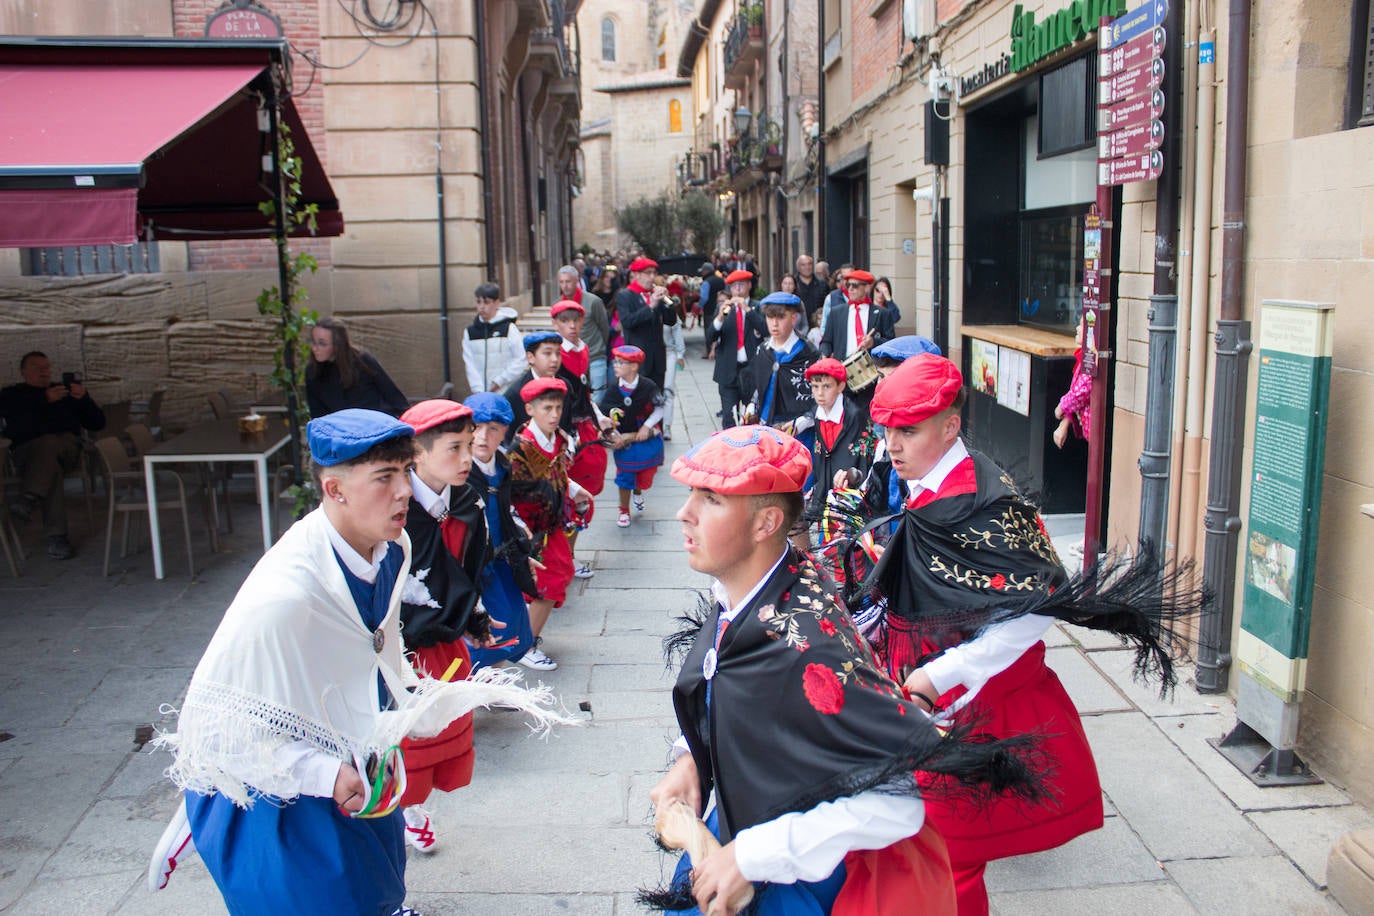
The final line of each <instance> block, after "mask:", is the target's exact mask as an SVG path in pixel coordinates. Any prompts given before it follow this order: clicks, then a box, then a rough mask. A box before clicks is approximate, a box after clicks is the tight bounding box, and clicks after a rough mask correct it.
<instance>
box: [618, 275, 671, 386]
mask: <svg viewBox="0 0 1374 916" xmlns="http://www.w3.org/2000/svg"><path fill="white" fill-rule="evenodd" d="M612 303H613V304H614V306H615V311H616V314H617V315H618V316H619V318H620V332H621V334H623V335H624V337H625V343H627V344H629V345H630V346H632V347H639V349H641V350H643V351H644V364H643V365H641V366H640V367H639V374H640V375H643V376H647V377H648V378H651V379H653V381H654V384H655V385H657V386H658V387H659V388H662V387H663V377H664V375H665V374H666V373H667V371H668V357H667V350H666V348H665V347H664V345H663V329H664V328H665V327H671V326H672V325H675V324H677V309H675V308H673V304H672V302H670V301H669V300H668V299H667V298H664V300H663V301H662V302H660V303H659V304H658V305H657V306H655V307H654V308H650V307H649V305H648V303H646V302H645V301H644V296H643V295H642V294H640V293H637V292H635V291H634V290H633V289H631V288H629V287H628V286H627V287H625V288H624V289H622V290H621V291H620V292H618V293H616V294H615V298H614V299H613V300H612Z"/></svg>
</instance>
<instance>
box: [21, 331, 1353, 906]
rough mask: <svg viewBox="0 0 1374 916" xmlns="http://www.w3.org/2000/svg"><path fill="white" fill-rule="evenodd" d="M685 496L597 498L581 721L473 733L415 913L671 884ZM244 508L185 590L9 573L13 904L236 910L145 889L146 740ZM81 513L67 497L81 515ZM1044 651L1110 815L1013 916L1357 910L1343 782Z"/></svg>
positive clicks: (1223, 716) (89, 560)
mask: <svg viewBox="0 0 1374 916" xmlns="http://www.w3.org/2000/svg"><path fill="white" fill-rule="evenodd" d="M689 336H690V337H691V338H692V340H693V344H694V345H693V346H692V347H691V348H690V349H689V351H688V370H687V372H686V373H685V374H684V375H683V377H682V379H681V383H680V385H679V388H680V392H679V395H680V396H679V402H678V415H677V418H676V420H675V423H674V427H673V434H674V441H673V442H671V443H670V444H669V447H668V450H669V451H668V454H669V459H670V460H671V459H672V457H675V456H676V455H678V454H681V453H682V452H683V451H684V450H686V449H687V448H688V447H689V446H690V445H691V444H692V443H693V442H695V441H698V440H699V439H700V438H702V437H703V436H705V435H708V434H709V433H710V432H711V431H712V430H713V429H714V423H715V417H714V411H715V410H716V409H717V408H718V406H719V405H718V401H717V396H716V391H715V386H714V384H713V383H712V382H711V380H710V372H709V368H710V364H709V363H706V362H704V361H702V360H701V358H700V349H699V346H700V345H699V340H700V336H699V332H693V333H692V334H691V335H689ZM682 496H683V494H682V491H681V488H680V487H678V486H677V485H676V484H675V483H673V482H672V480H671V479H670V478H668V476H667V474H666V469H665V472H664V473H661V475H660V477H659V484H658V486H657V487H655V489H654V490H652V491H651V492H650V494H649V499H648V506H647V509H646V511H645V512H644V513H643V514H642V515H639V516H637V517H636V518H635V521H634V523H633V525H632V526H631V527H630V528H628V529H624V530H622V529H619V528H616V527H615V525H614V511H615V490H614V487H613V486H608V488H607V492H606V493H604V494H603V496H602V499H601V500H600V502H599V506H598V509H599V513H600V515H599V517H598V519H597V520H596V522H595V523H594V524H593V527H592V528H591V529H590V530H589V531H588V532H586V533H584V534H583V536H582V538H581V540H580V543H579V544H578V556H579V557H580V558H582V559H585V560H588V561H590V562H591V563H592V566H593V567H594V569H595V570H596V576H595V577H594V578H592V579H591V580H588V581H586V582H578V583H576V584H575V587H574V589H573V591H572V593H571V595H570V598H569V601H568V603H567V606H566V607H564V608H562V609H560V610H558V611H556V612H555V613H554V616H553V618H552V621H551V623H550V625H549V627H548V630H547V632H546V634H545V635H546V637H547V640H546V648H547V650H548V651H549V653H550V654H551V655H553V656H554V657H555V658H556V659H557V660H558V662H559V664H560V667H559V669H558V670H557V671H554V672H550V673H548V674H545V675H542V676H539V677H538V678H537V679H541V680H543V681H544V682H545V683H549V684H551V685H553V687H554V688H555V689H556V690H557V691H558V692H559V693H560V694H561V695H562V698H563V701H564V703H565V704H566V706H567V707H568V708H569V709H570V710H573V711H577V710H578V709H579V707H581V708H582V709H584V710H585V712H584V713H582V714H583V715H584V716H585V718H586V723H585V725H583V726H582V727H579V728H564V729H561V730H559V731H557V732H555V733H554V734H553V735H552V736H550V737H549V738H547V739H540V738H537V737H534V736H532V735H531V734H530V733H529V731H528V729H527V728H526V726H525V725H524V723H523V722H522V720H521V719H520V717H519V716H518V715H516V714H512V713H487V714H482V715H480V716H479V719H478V724H477V756H478V761H477V771H476V776H475V780H474V782H473V784H472V785H471V786H470V787H468V788H467V789H464V790H462V791H460V792H458V793H455V794H453V795H442V794H440V795H436V797H435V798H434V799H432V802H431V805H430V808H431V811H432V813H433V815H434V820H435V825H436V828H437V831H438V833H439V837H440V846H439V848H438V851H437V852H436V853H435V854H434V855H432V856H428V857H421V856H418V855H415V854H412V857H411V861H410V867H409V875H408V876H409V883H410V887H411V889H412V893H411V903H412V904H413V905H415V906H418V907H420V908H421V909H422V911H423V912H425V913H427V914H430V916H435V914H464V916H488V914H491V916H496V914H500V916H524V914H572V916H584V914H585V916H592V914H595V916H610V914H615V916H628V914H632V913H638V912H641V911H640V910H639V909H638V908H637V907H636V906H635V904H634V902H633V892H634V889H635V888H637V887H639V886H642V885H652V884H656V883H657V882H658V881H659V880H660V879H661V878H663V877H664V876H665V875H666V874H667V873H668V872H667V870H668V869H669V868H670V863H669V861H668V859H667V858H666V857H664V856H662V855H661V854H660V853H659V852H658V851H657V850H656V849H655V847H654V846H653V843H652V842H651V840H650V836H649V822H650V805H649V801H648V792H649V789H650V787H651V786H652V785H653V783H654V781H655V780H656V779H657V777H658V774H659V772H660V771H661V768H662V767H663V765H664V763H665V760H666V754H667V749H668V745H669V743H670V742H671V740H672V738H673V736H674V734H675V728H674V725H673V718H672V708H671V703H670V701H669V697H668V687H669V684H670V682H671V676H670V674H669V673H668V672H666V671H665V669H664V665H663V661H662V656H661V653H660V640H661V638H662V637H663V636H664V635H665V634H667V633H669V632H670V631H671V630H672V629H674V622H673V617H674V615H676V614H678V613H680V612H682V611H684V610H686V609H687V608H689V607H691V606H692V605H693V603H694V602H695V601H696V591H697V590H698V589H700V588H701V587H703V586H704V585H705V584H706V583H705V581H704V580H703V578H702V577H701V576H698V575H697V574H695V573H693V572H692V571H691V570H690V569H688V568H687V566H686V563H685V562H684V560H683V558H682V554H681V551H680V536H679V533H678V527H677V524H676V522H674V521H673V514H674V512H675V511H676V509H677V507H678V505H679V504H680V502H681V499H682ZM245 498H247V497H246V494H245ZM251 512H252V510H251V506H250V504H248V503H247V502H245V503H244V504H243V506H242V508H240V509H239V511H238V512H237V513H236V514H237V517H238V518H239V519H240V520H241V522H242V523H243V525H242V526H241V528H240V531H239V532H237V533H236V534H235V535H232V536H230V537H228V538H227V539H226V545H227V546H226V547H225V550H224V551H223V552H221V553H219V554H215V555H210V554H209V553H208V547H207V545H206V543H205V537H204V535H203V534H201V535H199V536H198V539H197V541H196V549H197V551H198V554H197V564H198V566H201V567H202V571H201V574H200V576H199V577H198V578H197V579H196V580H195V581H189V580H188V579H187V578H186V573H185V566H184V557H182V556H181V555H180V553H179V550H178V548H177V547H176V546H172V547H171V548H169V551H168V555H167V561H168V571H169V578H168V579H167V580H165V581H162V582H157V581H155V580H153V578H152V572H151V566H152V563H151V559H150V558H149V556H148V553H147V547H146V538H145V539H144V541H145V544H144V547H143V549H142V551H141V552H139V553H135V554H133V555H132V556H130V557H129V558H128V559H127V560H125V561H122V564H120V563H117V564H116V565H117V566H119V567H120V568H119V569H118V570H117V571H116V573H115V574H114V575H112V576H111V577H110V578H109V579H105V578H102V577H101V576H100V557H99V552H100V549H101V547H102V542H101V539H100V537H99V536H95V535H91V536H87V537H85V539H84V543H81V542H80V540H79V541H78V542H79V546H80V547H81V555H80V556H79V557H78V558H77V559H76V560H74V561H70V562H68V563H61V564H59V563H53V562H50V561H48V560H46V558H42V557H33V556H31V557H30V565H29V570H28V573H27V575H26V576H25V577H24V578H22V579H19V580H14V579H10V578H8V577H5V578H0V609H2V610H0V733H3V734H0V911H5V912H13V913H16V914H18V913H42V914H67V913H79V914H87V913H92V914H94V913H121V914H127V913H139V914H142V913H148V914H152V913H159V914H163V913H176V914H181V913H185V914H202V913H206V914H211V913H214V914H218V913H223V912H224V909H223V906H222V904H221V903H220V902H219V898H218V895H217V893H216V891H215V888H214V885H213V883H212V882H211V881H210V879H209V876H208V875H207V873H206V871H205V869H204V867H203V866H201V865H200V863H199V862H198V861H196V860H193V861H191V862H189V863H187V864H186V865H185V866H184V867H183V868H181V869H178V871H177V872H176V874H175V876H174V877H173V879H172V882H171V885H170V887H169V888H168V890H166V891H163V892H160V893H159V894H156V895H153V894H150V893H149V892H148V891H147V890H146V888H145V886H144V878H143V871H144V868H145V867H146V863H147V860H148V855H149V852H150V850H151V848H152V846H153V843H154V842H155V841H156V839H157V837H158V835H159V834H160V832H161V830H162V827H163V825H164V824H165V823H166V820H167V817H168V816H169V814H170V812H171V810H172V808H173V805H174V804H175V802H176V798H175V794H174V793H173V791H172V789H171V787H170V785H169V784H168V783H167V782H166V780H165V779H163V778H162V775H161V772H162V769H163V768H164V767H165V766H166V764H167V762H168V758H167V757H166V755H163V754H155V753H152V752H149V751H148V750H141V751H135V749H134V744H133V738H134V729H135V727H136V726H138V725H139V724H141V723H146V722H152V721H156V720H157V717H158V707H159V705H160V704H162V703H164V702H171V703H175V701H176V700H177V698H178V697H179V696H180V694H181V692H182V691H183V690H184V689H185V685H186V682H187V680H188V678H189V676H190V673H191V670H192V668H193V666H194V665H195V663H196V661H197V659H198V658H199V657H200V654H201V652H202V650H203V649H204V646H205V643H206V642H207V640H208V639H209V636H210V634H211V633H212V632H213V631H214V628H215V626H216V624H217V623H218V621H219V617H220V614H221V613H222V611H223V609H224V607H225V606H226V605H227V603H228V601H229V600H230V598H232V596H233V594H234V593H235V591H236V590H237V588H238V585H239V583H240V582H241V581H242V580H243V577H244V576H245V575H246V574H247V571H248V570H249V569H250V568H251V566H252V564H253V562H254V561H255V560H256V558H257V554H256V552H255V549H254V544H253V532H252V531H244V530H243V528H246V527H251V526H249V525H248V524H247V522H248V521H249V519H250V517H251ZM84 514H85V513H84V511H83V508H82V506H81V503H80V500H79V499H78V500H74V501H73V506H72V516H73V519H74V521H75V522H76V523H83V522H84ZM168 517H169V518H170V516H168ZM100 521H101V522H102V523H103V519H101V520H100ZM1067 524H1070V525H1071V520H1070V521H1068V522H1067ZM80 534H81V532H80V531H79V530H78V536H80ZM27 538H28V541H29V542H30V553H31V554H32V553H33V552H34V551H33V546H34V542H35V540H36V539H35V538H34V536H33V533H32V532H28V533H27ZM40 552H41V551H40ZM1049 642H1050V644H1051V647H1050V650H1049V657H1050V662H1051V664H1052V665H1053V667H1054V668H1055V670H1056V671H1057V672H1058V673H1059V676H1060V678H1061V679H1062V680H1063V681H1064V683H1065V686H1066V687H1067V688H1068V690H1069V692H1070V694H1071V695H1072V696H1073V698H1074V700H1075V702H1076V703H1077V704H1078V706H1079V708H1080V710H1081V711H1082V713H1083V716H1084V721H1085V725H1086V727H1087V731H1088V736H1089V738H1090V739H1091V741H1092V743H1093V747H1094V750H1095V752H1096V755H1097V761H1098V766H1099V769H1100V771H1101V776H1102V784H1103V789H1104V793H1105V796H1106V802H1107V812H1108V817H1107V822H1106V825H1105V827H1104V828H1103V829H1102V830H1100V831H1097V832H1095V833H1093V834H1091V835H1089V836H1086V837H1081V838H1080V839H1078V840H1076V841H1074V842H1073V843H1071V844H1069V845H1068V846H1066V847H1063V848H1062V849H1058V850H1054V851H1052V852H1048V853H1044V854H1041V855H1038V856H1029V857H1025V858H1022V859H1017V860H1011V861H1005V862H1000V863H996V864H994V865H993V866H992V867H990V868H989V870H988V885H989V887H990V889H991V890H992V901H993V907H994V911H995V912H999V913H1005V914H1038V913H1045V914H1061V913H1066V912H1080V913H1112V914H1128V913H1148V914H1151V916H1165V914H1173V913H1199V912H1201V913H1247V914H1268V913H1274V914H1279V913H1285V914H1286V913H1336V912H1340V910H1339V908H1338V907H1337V906H1336V905H1335V904H1334V903H1333V902H1332V901H1331V900H1330V899H1329V898H1328V897H1327V895H1326V894H1325V892H1324V890H1323V888H1324V884H1325V877H1324V875H1325V863H1326V855H1327V852H1328V850H1329V848H1330V846H1331V843H1332V842H1333V841H1334V840H1335V839H1336V837H1338V836H1339V835H1340V834H1342V833H1344V832H1345V831H1347V830H1350V829H1353V828H1357V827H1362V826H1367V825H1369V824H1371V823H1374V818H1371V816H1370V814H1369V812H1367V811H1366V810H1364V809H1362V808H1360V807H1359V806H1357V805H1354V804H1352V803H1351V802H1350V800H1349V799H1348V798H1347V797H1346V795H1345V794H1344V793H1342V792H1341V791H1340V790H1339V789H1337V788H1335V787H1332V786H1330V785H1323V786H1316V787H1310V788H1293V789H1266V790H1261V789H1257V788H1254V787H1253V786H1252V785H1251V784H1250V783H1249V781H1248V780H1246V779H1245V778H1244V777H1243V776H1241V775H1240V774H1239V773H1238V772H1236V771H1235V770H1234V769H1233V768H1232V767H1231V765H1230V764H1229V763H1227V762H1226V761H1224V760H1223V759H1222V758H1221V757H1219V756H1218V755H1217V754H1216V753H1215V752H1214V751H1213V750H1212V749H1211V748H1210V747H1209V746H1208V745H1207V744H1206V739H1207V738H1210V737H1214V736H1217V735H1219V734H1221V733H1222V732H1223V731H1225V730H1226V729H1228V728H1229V727H1230V726H1231V724H1232V723H1233V722H1234V709H1233V707H1232V706H1231V704H1230V703H1229V701H1227V700H1225V699H1224V698H1214V697H1200V696H1198V695H1197V694H1196V693H1195V692H1194V691H1193V690H1192V688H1191V686H1187V685H1186V684H1185V685H1184V686H1181V687H1180V689H1179V691H1178V695H1177V696H1176V697H1175V698H1174V700H1173V701H1172V702H1161V701H1160V700H1159V699H1158V698H1157V697H1156V696H1155V695H1154V694H1153V692H1151V691H1149V690H1146V689H1142V688H1141V687H1139V686H1138V685H1136V684H1134V683H1132V681H1131V678H1130V673H1129V668H1130V659H1129V653H1127V652H1126V651H1125V650H1122V649H1121V648H1120V647H1119V646H1118V645H1117V644H1116V643H1115V641H1113V640H1103V639H1102V638H1101V637H1099V636H1097V635H1095V634H1091V633H1083V632H1077V631H1069V630H1066V629H1061V628H1055V629H1054V630H1052V631H1051V639H1050V640H1049ZM1186 676H1187V675H1186V673H1185V678H1186Z"/></svg>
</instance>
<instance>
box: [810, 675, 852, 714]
mask: <svg viewBox="0 0 1374 916" xmlns="http://www.w3.org/2000/svg"><path fill="white" fill-rule="evenodd" d="M802 689H803V690H805V691H806V700H807V702H809V703H810V704H811V705H812V707H813V708H815V710H816V711H817V712H819V713H824V714H825V715H827V716H833V715H835V714H836V713H838V712H839V711H840V710H841V709H843V708H844V685H843V684H841V683H840V678H839V676H838V675H836V674H835V672H834V671H831V670H830V669H829V668H827V667H826V666H825V665H807V666H806V671H805V672H804V673H803V674H802Z"/></svg>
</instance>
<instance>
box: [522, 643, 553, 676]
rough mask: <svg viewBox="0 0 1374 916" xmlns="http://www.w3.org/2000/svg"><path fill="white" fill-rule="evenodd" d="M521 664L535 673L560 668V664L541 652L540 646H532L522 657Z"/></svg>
mask: <svg viewBox="0 0 1374 916" xmlns="http://www.w3.org/2000/svg"><path fill="white" fill-rule="evenodd" d="M520 664H522V665H524V666H525V667H526V668H532V669H534V670H535V671H553V670H554V669H555V668H557V667H558V662H556V661H554V660H553V659H551V658H549V657H548V656H547V655H545V654H544V653H543V652H541V651H539V647H538V646H531V647H530V648H529V649H528V650H527V651H526V652H525V654H524V655H522V656H520Z"/></svg>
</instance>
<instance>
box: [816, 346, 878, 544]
mask: <svg viewBox="0 0 1374 916" xmlns="http://www.w3.org/2000/svg"><path fill="white" fill-rule="evenodd" d="M847 378H848V377H847V374H846V373H845V369H844V365H843V364H842V363H841V362H840V361H839V360H838V359H835V358H834V357H833V356H827V357H824V358H823V359H820V360H817V361H816V362H814V363H812V364H811V365H810V366H808V367H807V369H806V380H807V382H808V383H809V384H810V385H811V397H812V398H814V399H815V401H816V443H815V445H814V446H813V448H812V450H811V461H812V467H813V468H814V469H815V473H814V474H813V475H812V486H811V496H810V499H809V500H808V501H807V506H806V511H807V514H808V515H809V516H810V517H812V518H820V515H821V512H822V510H824V509H825V499H826V495H827V494H828V493H829V492H830V488H831V487H838V486H841V485H843V484H842V483H840V482H837V480H838V475H840V474H842V473H843V474H846V476H847V475H848V472H849V471H855V472H857V476H858V477H859V478H860V479H862V477H863V476H864V475H866V474H867V473H868V468H869V465H871V464H872V462H873V455H874V453H875V452H876V451H877V447H878V438H877V436H875V435H874V434H873V427H872V425H871V424H870V423H869V421H868V412H867V411H866V410H864V409H863V408H862V407H860V406H859V404H858V402H857V401H855V400H854V399H853V398H851V397H850V396H849V395H848V394H847V393H846V392H845V384H846V381H847Z"/></svg>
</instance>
